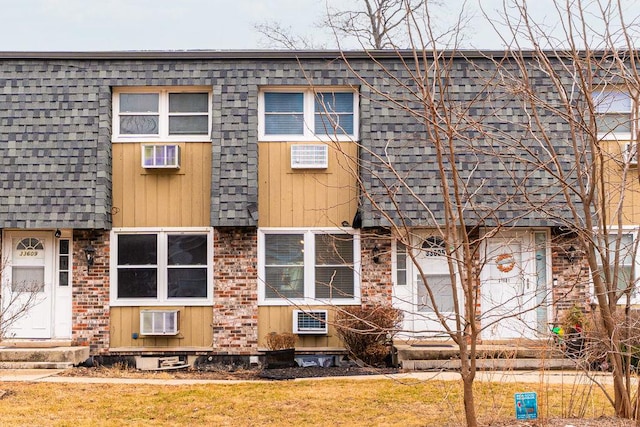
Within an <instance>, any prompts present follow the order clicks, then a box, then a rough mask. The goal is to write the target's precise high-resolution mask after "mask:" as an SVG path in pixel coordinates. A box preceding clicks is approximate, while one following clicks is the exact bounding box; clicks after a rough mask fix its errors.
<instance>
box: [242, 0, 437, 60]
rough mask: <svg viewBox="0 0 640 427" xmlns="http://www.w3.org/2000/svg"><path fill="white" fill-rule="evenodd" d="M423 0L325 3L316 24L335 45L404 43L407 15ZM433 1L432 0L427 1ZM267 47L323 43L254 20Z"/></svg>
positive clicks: (367, 46) (393, 45) (375, 46)
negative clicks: (326, 33) (324, 8)
mask: <svg viewBox="0 0 640 427" xmlns="http://www.w3.org/2000/svg"><path fill="white" fill-rule="evenodd" d="M425 3H426V1H425V0H351V1H349V2H346V3H345V2H344V1H341V2H339V7H334V6H331V5H330V2H327V3H326V14H325V16H324V17H321V18H320V21H319V23H318V24H317V25H316V28H317V29H318V30H327V31H328V32H329V34H330V35H331V34H332V35H333V36H334V39H335V40H336V43H337V45H338V46H341V45H344V44H345V43H349V42H352V43H353V44H355V45H356V46H359V47H361V48H363V49H395V48H397V47H407V46H408V45H409V40H408V37H407V34H408V28H407V25H409V24H411V19H408V17H409V16H412V17H413V18H416V17H417V16H418V15H419V14H420V13H421V12H422V8H423V7H424V5H425ZM430 3H435V2H430ZM254 28H255V29H256V31H258V32H259V33H260V34H262V36H263V37H264V38H265V40H267V43H266V44H267V45H268V46H269V47H276V48H285V49H320V48H326V47H327V46H326V45H325V44H323V43H319V42H318V41H317V40H315V41H314V40H313V39H312V38H311V37H309V36H304V35H300V34H295V33H293V32H292V30H291V28H290V27H286V26H284V25H282V24H281V23H279V22H268V23H260V24H256V25H255V27H254Z"/></svg>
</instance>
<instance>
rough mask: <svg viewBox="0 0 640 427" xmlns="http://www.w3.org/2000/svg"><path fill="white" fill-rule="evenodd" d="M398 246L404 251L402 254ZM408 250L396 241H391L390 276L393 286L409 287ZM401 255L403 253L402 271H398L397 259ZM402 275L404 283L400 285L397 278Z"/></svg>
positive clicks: (409, 262)
mask: <svg viewBox="0 0 640 427" xmlns="http://www.w3.org/2000/svg"><path fill="white" fill-rule="evenodd" d="M400 246H402V247H403V248H404V249H403V250H402V252H401V251H400V248H399V247H400ZM408 251H409V248H408V247H407V246H406V245H405V244H404V243H402V242H400V241H399V240H398V239H393V240H392V242H391V274H392V281H393V285H394V286H403V287H404V286H410V285H411V283H410V280H411V278H410V277H409V269H410V268H409V264H411V262H412V261H411V258H410V257H409V252H408ZM402 253H404V269H400V268H398V259H399V258H400V256H401V255H402ZM401 272H402V274H404V283H403V284H400V283H399V281H398V278H399V277H400V274H401Z"/></svg>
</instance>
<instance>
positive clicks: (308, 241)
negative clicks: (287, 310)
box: [258, 228, 361, 306]
mask: <svg viewBox="0 0 640 427" xmlns="http://www.w3.org/2000/svg"><path fill="white" fill-rule="evenodd" d="M267 234H302V235H303V236H304V237H303V239H304V295H305V297H304V298H266V285H265V277H266V273H265V235H267ZM321 234H350V235H352V236H353V298H332V299H323V298H315V267H316V264H315V236H316V235H321ZM360 259H361V256H360V233H359V232H358V231H357V230H353V229H344V228H260V229H259V230H258V305H263V306H291V305H358V304H360V301H361V296H360V289H361V286H360V277H361V276H360V270H361V261H360Z"/></svg>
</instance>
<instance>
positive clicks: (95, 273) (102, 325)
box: [72, 230, 109, 354]
mask: <svg viewBox="0 0 640 427" xmlns="http://www.w3.org/2000/svg"><path fill="white" fill-rule="evenodd" d="M88 245H91V246H92V247H93V248H94V249H95V262H94V265H93V266H92V267H91V268H90V269H87V262H86V257H85V251H84V248H85V247H87V246H88ZM73 261H74V264H73V301H72V340H73V343H74V344H75V345H88V346H90V348H91V354H99V353H104V352H106V351H107V349H108V348H109V232H108V231H104V230H75V231H74V233H73Z"/></svg>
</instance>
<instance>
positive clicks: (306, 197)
mask: <svg viewBox="0 0 640 427" xmlns="http://www.w3.org/2000/svg"><path fill="white" fill-rule="evenodd" d="M292 144H294V143H289V142H287V143H285V142H262V143H260V144H259V146H258V158H259V166H258V182H259V192H258V205H259V207H258V208H259V217H260V219H259V226H260V227H336V226H340V225H341V224H342V222H343V221H347V222H349V223H351V220H352V219H353V216H354V215H355V213H356V209H357V199H356V184H357V183H356V177H355V176H354V174H353V173H352V171H355V170H356V168H355V166H354V160H353V159H355V158H356V154H357V146H356V144H353V143H349V142H345V143H340V144H339V147H340V149H337V148H336V146H334V145H333V144H330V145H329V167H328V168H327V169H318V170H313V169H291V160H290V151H291V145H292Z"/></svg>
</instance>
